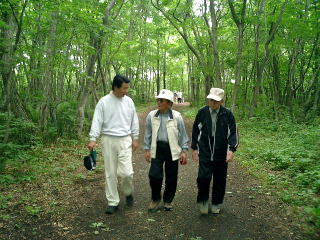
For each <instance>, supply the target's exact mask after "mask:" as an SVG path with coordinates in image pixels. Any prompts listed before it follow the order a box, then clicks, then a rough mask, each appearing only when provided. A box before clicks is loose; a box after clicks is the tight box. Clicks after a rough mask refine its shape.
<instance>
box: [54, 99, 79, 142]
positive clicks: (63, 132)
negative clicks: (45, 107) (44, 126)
mask: <svg viewBox="0 0 320 240" xmlns="http://www.w3.org/2000/svg"><path fill="white" fill-rule="evenodd" d="M76 116H77V102H63V103H61V104H59V105H58V108H57V134H58V136H59V137H73V138H74V137H75V135H76V134H75V133H76V129H75V126H76Z"/></svg>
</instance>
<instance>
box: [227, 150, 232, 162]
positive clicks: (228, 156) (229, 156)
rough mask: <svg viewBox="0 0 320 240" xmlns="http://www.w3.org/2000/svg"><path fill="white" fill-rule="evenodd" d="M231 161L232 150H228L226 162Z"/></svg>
mask: <svg viewBox="0 0 320 240" xmlns="http://www.w3.org/2000/svg"><path fill="white" fill-rule="evenodd" d="M232 161H233V152H232V151H228V152H227V160H226V162H227V163H229V162H232Z"/></svg>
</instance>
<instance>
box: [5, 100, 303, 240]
mask: <svg viewBox="0 0 320 240" xmlns="http://www.w3.org/2000/svg"><path fill="white" fill-rule="evenodd" d="M180 107H181V106H175V108H176V109H177V108H178V110H179V109H180ZM145 116H146V113H142V114H140V116H139V118H140V124H141V125H140V126H141V139H140V143H141V145H140V149H139V150H138V151H137V152H136V153H135V154H134V157H133V162H134V170H135V175H134V186H135V194H134V198H135V204H134V206H133V207H131V208H129V207H127V206H125V204H124V196H123V194H121V200H122V201H121V203H120V208H119V211H118V212H117V213H116V214H115V215H112V216H109V215H106V214H105V213H104V211H105V208H106V200H105V195H104V187H103V186H104V175H103V171H102V170H100V171H98V172H97V173H96V174H93V175H90V176H88V177H87V179H83V180H82V179H78V180H77V181H75V182H74V183H73V184H72V185H70V187H69V188H68V189H64V191H62V192H59V193H57V194H58V196H57V199H56V200H55V201H56V202H61V203H63V204H64V206H65V207H67V211H63V212H62V213H60V214H56V213H55V214H52V215H50V214H45V215H41V216H40V217H38V218H33V219H30V220H29V221H27V220H25V222H24V223H23V225H24V226H23V227H20V228H17V229H16V230H15V231H13V230H11V231H8V232H7V233H6V235H1V234H0V238H1V236H6V238H4V239H81V240H82V239H88V240H92V239H94V240H95V239H97V240H98V239H99V240H100V239H101V240H102V239H112V240H116V239H118V240H127V239H128V240H136V239H137V240H149V239H150V240H157V239H159V240H162V239H169V240H174V239H186V240H187V239H188V240H195V239H197V240H212V239H215V240H237V239H239V240H240V239H241V240H249V239H252V240H253V239H254V240H258V239H261V240H269V239H279V240H284V239H297V240H298V239H299V240H306V239H308V238H307V237H306V236H305V235H304V234H303V233H302V232H301V230H299V228H298V227H297V226H295V225H294V224H293V223H292V221H291V219H290V216H286V215H285V213H284V212H285V211H284V210H283V209H284V206H282V205H281V204H280V203H279V202H278V201H276V200H275V199H274V197H272V196H271V195H270V194H269V193H264V192H263V191H259V189H260V188H261V186H260V183H259V182H258V181H257V180H256V179H254V178H253V177H251V176H250V175H249V174H247V173H246V170H245V169H244V168H243V167H241V166H240V165H239V164H238V163H237V161H236V160H235V162H233V163H232V164H230V167H229V175H228V184H227V193H226V197H225V202H224V205H223V208H222V211H221V214H219V215H212V214H210V215H208V216H200V214H199V212H198V208H197V205H196V192H197V188H196V175H197V163H194V162H193V161H192V160H191V159H190V156H189V162H188V164H187V165H186V166H179V168H180V169H179V180H178V190H177V194H176V197H175V200H174V210H173V211H171V212H165V211H163V210H161V211H159V212H157V213H148V211H147V206H148V204H149V201H150V187H149V184H148V177H147V176H148V168H149V164H148V163H146V161H145V160H144V153H143V150H142V143H143V140H142V137H143V135H144V134H143V133H144V119H145ZM185 123H186V128H187V132H188V134H189V137H190V135H191V127H192V121H186V122H185ZM240 151H241V149H240ZM99 163H100V164H101V161H100V162H99ZM83 173H84V174H87V172H85V171H84V170H83ZM20 224H21V223H20ZM12 227H15V225H14V224H12Z"/></svg>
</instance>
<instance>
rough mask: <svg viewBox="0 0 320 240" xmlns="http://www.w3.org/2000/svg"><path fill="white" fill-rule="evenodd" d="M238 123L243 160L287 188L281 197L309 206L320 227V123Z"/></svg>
mask: <svg viewBox="0 0 320 240" xmlns="http://www.w3.org/2000/svg"><path fill="white" fill-rule="evenodd" d="M238 122H239V132H240V136H241V139H240V147H239V151H238V152H237V155H239V158H240V160H241V161H242V162H243V163H245V164H247V165H249V166H251V167H252V168H255V169H257V171H258V172H259V173H260V174H262V175H267V178H266V179H267V181H268V182H269V184H270V185H272V186H277V188H278V189H286V190H282V191H281V190H280V192H279V197H280V198H281V199H282V200H283V201H285V202H287V203H290V204H292V205H296V206H305V209H308V211H307V213H308V217H309V222H312V223H313V224H314V225H315V226H318V225H319V224H320V221H319V214H318V210H317V209H318V206H319V204H320V200H319V198H318V197H317V196H319V194H320V188H319V186H320V180H319V179H320V165H319V161H320V149H319V144H320V139H319V125H318V124H316V123H314V124H309V125H307V124H297V123H292V122H291V121H285V120H283V121H272V120H269V119H266V118H252V119H250V120H247V121H238ZM267 172H269V174H267ZM301 216H303V214H302V215H301Z"/></svg>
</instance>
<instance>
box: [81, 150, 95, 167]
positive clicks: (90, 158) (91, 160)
mask: <svg viewBox="0 0 320 240" xmlns="http://www.w3.org/2000/svg"><path fill="white" fill-rule="evenodd" d="M96 158H97V152H96V151H94V150H92V151H91V152H90V154H89V155H87V156H85V157H84V158H83V165H84V166H85V167H86V169H88V170H89V171H92V170H95V169H96Z"/></svg>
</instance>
